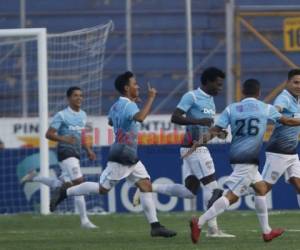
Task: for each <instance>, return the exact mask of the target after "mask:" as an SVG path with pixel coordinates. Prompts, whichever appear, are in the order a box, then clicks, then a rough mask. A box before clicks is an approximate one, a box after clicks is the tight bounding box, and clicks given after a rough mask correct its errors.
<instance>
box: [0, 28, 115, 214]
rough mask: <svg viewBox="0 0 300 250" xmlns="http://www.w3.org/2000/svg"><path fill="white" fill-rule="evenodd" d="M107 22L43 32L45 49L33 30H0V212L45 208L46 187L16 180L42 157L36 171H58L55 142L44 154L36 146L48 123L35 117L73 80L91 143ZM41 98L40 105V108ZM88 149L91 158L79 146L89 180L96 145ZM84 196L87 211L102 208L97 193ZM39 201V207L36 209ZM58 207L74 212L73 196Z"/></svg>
mask: <svg viewBox="0 0 300 250" xmlns="http://www.w3.org/2000/svg"><path fill="white" fill-rule="evenodd" d="M112 26H113V24H112V22H109V23H107V24H105V25H99V26H95V27H91V28H86V29H82V30H77V31H71V32H65V33H61V34H48V35H47V39H45V40H46V41H47V42H45V44H44V45H46V44H47V52H45V53H41V50H39V48H40V47H41V46H40V43H41V42H40V40H39V39H38V38H39V35H38V34H25V33H23V32H20V33H19V34H18V32H17V34H15V33H14V34H13V35H12V34H11V33H10V32H8V33H7V34H2V35H1V33H0V72H1V74H0V88H1V92H0V93H1V94H0V95H1V98H0V102H1V104H0V120H1V130H0V140H1V142H0V148H1V149H0V214H1V213H18V212H35V211H36V212H38V211H42V213H47V212H48V202H49V195H47V189H45V190H44V191H45V192H43V191H42V192H40V184H39V183H35V182H27V183H22V178H23V177H24V176H25V175H26V174H28V173H30V172H31V171H36V172H37V174H40V166H41V165H43V164H41V163H44V161H47V158H49V169H48V170H47V169H46V170H43V171H44V172H43V171H41V172H43V173H42V174H46V175H47V174H48V171H49V176H50V177H52V178H58V177H59V175H60V169H59V166H58V162H57V156H56V152H55V147H56V144H55V143H53V142H50V143H49V145H50V150H49V152H48V150H47V154H45V155H43V153H42V151H41V150H40V148H41V147H44V148H45V144H46V148H47V143H48V142H47V141H45V140H42V141H40V137H41V138H42V137H43V136H44V135H42V133H41V130H45V129H47V127H48V123H47V124H46V126H45V128H42V125H41V120H40V118H41V116H46V120H47V119H48V116H47V114H44V113H45V112H46V113H48V110H49V121H51V117H52V116H53V115H54V114H55V113H56V112H57V111H59V110H61V109H63V108H65V107H66V106H67V100H66V97H65V93H66V90H67V89H68V88H69V87H70V86H79V87H80V88H82V90H83V95H84V100H83V104H82V109H83V110H85V111H86V112H87V114H88V121H87V128H86V130H85V131H86V132H85V133H86V135H87V137H88V139H89V140H88V142H89V143H90V144H91V145H93V146H95V142H94V135H95V131H94V127H93V125H94V123H95V122H96V120H97V116H99V115H100V114H101V111H102V103H101V99H102V98H101V93H102V92H101V90H102V80H103V78H102V74H103V67H104V63H105V60H104V56H105V46H106V42H107V39H108V35H109V33H110V31H111V30H112ZM19 30H20V31H23V30H24V29H19ZM26 30H29V29H26ZM32 30H35V29H32ZM8 31H9V30H8ZM12 32H13V30H12ZM42 47H43V46H42ZM43 54H45V57H46V63H45V64H48V70H44V71H45V72H44V73H43V71H41V67H42V66H43V63H42V61H41V59H40V58H41V57H43ZM41 55H42V56H41ZM42 68H43V67H42ZM47 71H48V88H46V90H44V92H45V93H46V94H47V95H46V96H45V97H42V96H41V79H40V75H41V74H42V75H43V74H45V75H46V77H47ZM46 87H47V86H46ZM45 101H47V102H46V108H44V109H42V110H44V111H41V105H43V104H42V103H43V102H44V103H45ZM47 109H48V110H47ZM39 112H40V113H39ZM39 132H40V133H41V136H39ZM94 149H95V151H96V154H97V160H96V161H89V160H88V159H87V157H86V154H85V152H83V153H82V158H81V166H82V172H83V173H84V175H85V179H87V180H90V181H98V178H99V173H100V171H101V157H100V151H99V148H98V147H94ZM40 156H41V157H40ZM47 165H48V164H47ZM41 169H43V168H41ZM43 188H44V187H43ZM41 193H42V195H41ZM48 194H49V192H48ZM86 201H87V202H86V203H87V208H88V210H89V211H92V212H100V211H102V210H105V207H103V206H104V205H103V204H102V203H103V202H102V200H101V199H100V197H97V196H91V197H86ZM43 206H44V210H43V209H41V208H42V207H43ZM58 211H61V212H74V211H75V209H74V204H73V200H72V199H68V200H67V201H66V202H64V203H62V205H60V206H59V207H58Z"/></svg>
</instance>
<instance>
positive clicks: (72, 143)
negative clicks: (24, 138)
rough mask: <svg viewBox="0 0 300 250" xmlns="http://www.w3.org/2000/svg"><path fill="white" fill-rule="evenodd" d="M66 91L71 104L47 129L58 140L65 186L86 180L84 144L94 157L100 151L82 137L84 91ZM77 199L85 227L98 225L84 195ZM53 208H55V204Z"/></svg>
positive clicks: (57, 114)
mask: <svg viewBox="0 0 300 250" xmlns="http://www.w3.org/2000/svg"><path fill="white" fill-rule="evenodd" d="M66 95H67V98H68V104H69V106H68V107H67V108H65V109H64V110H61V111H59V112H58V113H56V114H55V116H54V118H53V120H52V122H51V124H50V127H49V129H48V131H47V133H46V138H47V139H49V140H52V141H56V142H58V146H57V158H58V161H59V166H60V168H61V170H62V176H63V180H64V184H65V185H63V186H71V185H78V184H80V183H82V182H83V181H84V179H83V176H82V173H81V170H80V162H79V160H80V151H81V146H82V147H83V148H84V149H85V150H86V152H87V155H88V157H89V159H90V160H95V159H96V155H95V153H94V152H93V151H92V149H91V148H90V147H89V146H88V145H86V144H85V139H84V138H82V134H81V133H82V130H83V129H84V128H85V124H86V119H87V116H86V113H85V112H84V111H83V110H81V103H82V99H83V97H82V91H81V89H80V88H79V87H70V88H69V89H68V90H67V93H66ZM82 142H83V143H82ZM39 180H41V179H39ZM56 185H57V183H56ZM74 200H75V206H76V208H77V210H78V211H79V215H80V220H81V226H82V227H83V228H96V227H97V226H95V225H94V224H93V223H92V222H91V221H90V220H89V218H88V216H87V212H86V204H85V199H84V196H77V197H75V199H74ZM50 210H51V211H53V209H51V207H50Z"/></svg>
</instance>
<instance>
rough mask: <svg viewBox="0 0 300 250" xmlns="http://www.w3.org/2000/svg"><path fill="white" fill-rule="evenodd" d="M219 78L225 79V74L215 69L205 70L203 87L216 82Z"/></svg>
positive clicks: (202, 76)
mask: <svg viewBox="0 0 300 250" xmlns="http://www.w3.org/2000/svg"><path fill="white" fill-rule="evenodd" d="M218 77H220V78H222V79H224V78H225V73H224V72H223V71H222V70H220V69H218V68H215V67H209V68H207V69H205V70H204V71H203V73H202V75H201V83H202V85H206V84H207V83H208V82H213V81H215V80H216V79H217V78H218Z"/></svg>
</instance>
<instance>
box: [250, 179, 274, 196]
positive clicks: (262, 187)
mask: <svg viewBox="0 0 300 250" xmlns="http://www.w3.org/2000/svg"><path fill="white" fill-rule="evenodd" d="M252 188H253V189H254V190H255V194H256V195H259V196H264V195H266V194H267V193H268V192H269V191H270V190H271V188H272V185H271V184H270V183H267V182H265V181H259V182H256V183H255V184H253V185H252Z"/></svg>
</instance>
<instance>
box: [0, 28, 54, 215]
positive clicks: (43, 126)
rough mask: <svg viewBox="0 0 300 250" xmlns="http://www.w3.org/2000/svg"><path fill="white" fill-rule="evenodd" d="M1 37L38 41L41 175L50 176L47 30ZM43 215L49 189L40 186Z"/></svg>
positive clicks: (10, 32)
mask: <svg viewBox="0 0 300 250" xmlns="http://www.w3.org/2000/svg"><path fill="white" fill-rule="evenodd" d="M0 37H22V38H31V39H32V37H35V38H36V40H37V50H38V53H37V60H38V63H37V73H38V74H37V75H38V96H39V98H38V99H39V102H38V113H39V141H40V144H39V149H40V174H41V175H42V176H48V175H49V147H48V142H47V139H46V138H45V134H46V131H47V127H48V67H47V29H46V28H28V29H0ZM40 185H41V186H40V199H41V203H40V204H41V206H40V212H41V214H44V215H46V214H49V198H50V195H49V193H50V192H49V187H47V186H46V185H44V184H40Z"/></svg>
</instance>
